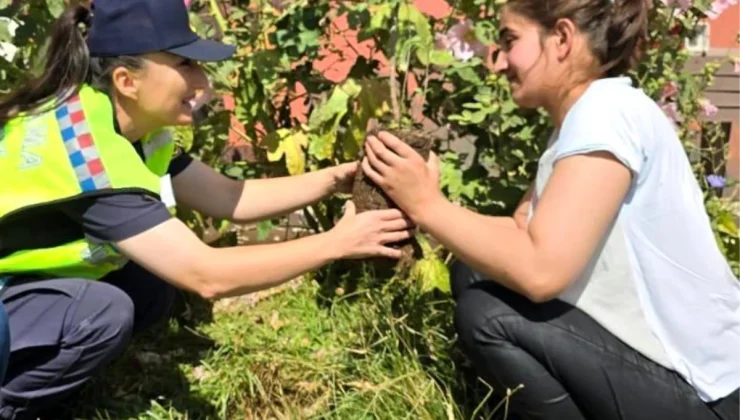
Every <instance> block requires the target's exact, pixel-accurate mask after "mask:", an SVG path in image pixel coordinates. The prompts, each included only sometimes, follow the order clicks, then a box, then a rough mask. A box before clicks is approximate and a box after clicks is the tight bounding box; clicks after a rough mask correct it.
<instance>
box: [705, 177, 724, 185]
mask: <svg viewBox="0 0 740 420" xmlns="http://www.w3.org/2000/svg"><path fill="white" fill-rule="evenodd" d="M707 183H708V184H709V186H710V187H712V188H723V187H724V186H725V177H723V176H722V175H716V174H712V175H709V176H707Z"/></svg>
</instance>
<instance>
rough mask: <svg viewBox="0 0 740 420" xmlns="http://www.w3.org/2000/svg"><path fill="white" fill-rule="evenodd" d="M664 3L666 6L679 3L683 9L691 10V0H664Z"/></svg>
mask: <svg viewBox="0 0 740 420" xmlns="http://www.w3.org/2000/svg"><path fill="white" fill-rule="evenodd" d="M663 4H665V5H666V6H675V5H678V6H679V7H680V8H681V10H689V8H691V0H663Z"/></svg>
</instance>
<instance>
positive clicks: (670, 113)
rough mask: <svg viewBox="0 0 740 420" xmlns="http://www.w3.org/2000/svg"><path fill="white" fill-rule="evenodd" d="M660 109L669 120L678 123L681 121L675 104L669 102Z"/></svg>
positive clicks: (681, 118)
mask: <svg viewBox="0 0 740 420" xmlns="http://www.w3.org/2000/svg"><path fill="white" fill-rule="evenodd" d="M662 108H663V112H665V114H666V116H667V117H668V118H670V119H671V120H672V121H673V122H676V123H680V122H681V121H683V117H682V116H681V113H680V112H678V105H676V103H675V102H669V103H667V104H663V106H662Z"/></svg>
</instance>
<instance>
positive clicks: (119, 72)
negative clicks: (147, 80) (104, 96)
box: [111, 66, 139, 100]
mask: <svg viewBox="0 0 740 420" xmlns="http://www.w3.org/2000/svg"><path fill="white" fill-rule="evenodd" d="M111 82H112V83H111V85H112V86H113V89H114V90H115V92H117V93H118V94H119V95H121V96H123V97H125V98H128V99H132V100H136V99H138V97H139V79H138V77H137V75H136V74H135V73H134V72H133V71H132V70H130V69H127V68H126V67H123V66H121V67H116V68H115V69H113V71H112V72H111Z"/></svg>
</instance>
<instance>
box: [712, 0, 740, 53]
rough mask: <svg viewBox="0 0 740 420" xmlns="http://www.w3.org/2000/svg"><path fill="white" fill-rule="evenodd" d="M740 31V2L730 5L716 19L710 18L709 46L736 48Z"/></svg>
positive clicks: (714, 47)
mask: <svg viewBox="0 0 740 420" xmlns="http://www.w3.org/2000/svg"><path fill="white" fill-rule="evenodd" d="M738 31H740V4H734V5H732V6H730V7H728V8H727V9H726V10H725V11H724V13H722V14H721V15H719V16H718V17H717V18H716V19H710V20H709V46H710V48H713V49H734V50H735V51H736V52H737V48H738V44H737V36H738Z"/></svg>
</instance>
